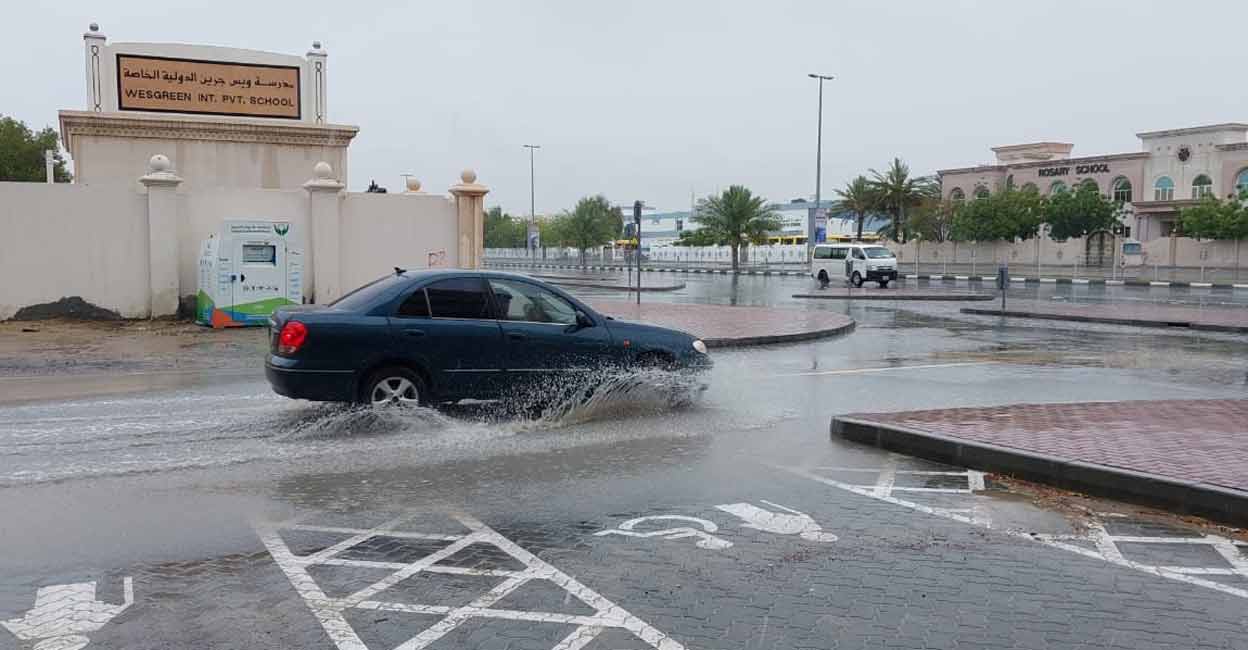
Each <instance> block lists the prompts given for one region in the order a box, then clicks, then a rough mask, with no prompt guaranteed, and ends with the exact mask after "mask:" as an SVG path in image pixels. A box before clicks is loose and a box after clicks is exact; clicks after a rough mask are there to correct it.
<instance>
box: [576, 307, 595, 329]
mask: <svg viewBox="0 0 1248 650" xmlns="http://www.w3.org/2000/svg"><path fill="white" fill-rule="evenodd" d="M576 326H577V327H578V328H586V327H593V326H594V321H593V319H591V318H590V317H589V316H588V315H587V314H586V313H585V312H583V311H580V310H579V309H578V310H577V312H576Z"/></svg>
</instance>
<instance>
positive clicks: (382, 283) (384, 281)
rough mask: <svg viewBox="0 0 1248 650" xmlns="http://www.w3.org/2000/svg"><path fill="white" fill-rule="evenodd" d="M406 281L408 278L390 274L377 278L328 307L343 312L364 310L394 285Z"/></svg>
mask: <svg viewBox="0 0 1248 650" xmlns="http://www.w3.org/2000/svg"><path fill="white" fill-rule="evenodd" d="M407 281H408V278H405V277H403V276H401V275H398V274H396V273H391V274H389V275H385V276H382V277H380V278H377V279H376V280H373V281H372V282H369V283H368V284H366V285H364V286H362V287H360V288H358V289H356V290H354V291H352V292H351V293H348V294H347V295H345V296H343V297H341V298H339V299H337V300H335V301H333V302H331V303H329V306H330V307H333V308H334V309H341V310H344V311H357V310H360V309H364V308H365V307H367V306H369V305H371V304H373V302H374V301H376V300H377V298H378V297H379V296H381V295H383V294H385V293H386V292H387V291H389V290H390V289H391V288H393V287H394V286H395V285H396V284H399V283H403V282H407Z"/></svg>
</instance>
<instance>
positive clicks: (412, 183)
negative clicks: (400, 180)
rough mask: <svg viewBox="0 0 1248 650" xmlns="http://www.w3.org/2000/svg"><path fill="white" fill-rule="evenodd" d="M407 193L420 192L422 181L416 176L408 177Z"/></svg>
mask: <svg viewBox="0 0 1248 650" xmlns="http://www.w3.org/2000/svg"><path fill="white" fill-rule="evenodd" d="M407 191H408V192H419V191H420V181H419V180H418V179H417V178H416V177H415V176H408V177H407Z"/></svg>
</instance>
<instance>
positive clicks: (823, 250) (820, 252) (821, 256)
mask: <svg viewBox="0 0 1248 650" xmlns="http://www.w3.org/2000/svg"><path fill="white" fill-rule="evenodd" d="M815 259H817V260H830V259H832V249H831V248H828V247H827V246H816V247H815Z"/></svg>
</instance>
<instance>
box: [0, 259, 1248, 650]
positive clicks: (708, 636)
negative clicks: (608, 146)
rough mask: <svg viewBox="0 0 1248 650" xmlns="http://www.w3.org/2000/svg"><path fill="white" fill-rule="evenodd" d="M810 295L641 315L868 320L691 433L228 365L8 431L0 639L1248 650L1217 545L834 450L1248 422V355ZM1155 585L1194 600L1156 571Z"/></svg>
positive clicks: (770, 351)
mask: <svg viewBox="0 0 1248 650" xmlns="http://www.w3.org/2000/svg"><path fill="white" fill-rule="evenodd" d="M681 279H682V280H685V278H684V277H682V278H681ZM798 280H800V278H799V279H791V278H740V279H739V280H738V281H737V282H735V283H734V282H733V281H732V280H731V279H729V278H726V277H706V278H694V277H689V278H688V280H687V282H688V286H687V287H686V289H683V290H681V291H676V292H671V293H663V294H655V295H647V296H645V297H644V298H643V300H647V301H682V302H715V303H722V304H733V303H735V304H750V305H768V304H784V305H786V306H797V305H800V308H803V309H832V310H836V311H838V312H840V313H845V314H848V315H849V316H851V317H852V318H854V319H855V320H857V321H858V327H857V329H856V331H854V332H853V333H852V334H849V335H848V336H844V337H841V338H835V339H830V340H825V341H819V342H812V343H802V344H797V345H790V346H778V347H764V348H756V349H748V350H735V351H734V350H725V351H716V352H715V353H714V358H715V362H716V365H715V367H714V369H713V371H712V373H711V375H710V381H709V384H710V386H709V389H708V390H707V391H706V392H705V393H704V394H703V395H701V397H700V398H699V399H696V400H694V401H692V402H691V403H688V404H683V405H680V406H672V405H671V404H670V402H669V400H668V399H667V396H668V395H667V390H668V387H663V386H657V387H653V388H646V387H644V386H643V387H640V388H639V387H636V386H633V387H630V388H628V389H627V390H623V389H622V390H619V391H614V392H612V394H611V395H609V396H608V397H607V398H597V399H596V400H592V403H591V404H590V405H589V406H588V407H585V408H580V409H575V410H572V412H570V413H566V414H564V413H556V414H548V415H547V416H546V417H537V418H533V419H526V418H517V417H514V416H512V415H509V414H508V413H507V412H506V409H501V408H499V407H498V406H497V405H489V404H467V405H459V406H456V407H453V408H450V409H444V410H441V411H434V410H425V409H418V410H413V411H390V412H381V413H378V412H375V411H371V410H360V409H354V408H348V407H343V406H337V405H321V404H311V403H306V402H296V401H291V400H286V399H283V398H280V397H277V396H275V395H273V394H272V393H271V392H270V391H269V390H268V387H267V384H266V383H265V382H264V379H263V376H262V374H261V373H260V371H259V370H258V369H249V368H238V369H229V370H222V371H217V372H210V373H204V374H202V375H196V374H195V373H179V374H176V375H169V376H168V377H166V378H164V379H162V378H159V377H156V378H153V377H148V378H146V379H145V380H144V383H143V385H142V386H140V387H136V388H135V389H133V390H131V391H129V392H120V393H116V394H109V395H99V396H94V397H92V396H87V397H79V398H69V399H62V398H58V399H39V398H38V396H37V391H33V392H35V393H36V395H35V396H33V397H30V398H29V399H25V400H23V401H21V402H15V403H10V404H6V405H0V515H3V517H4V520H5V522H6V525H5V526H4V527H3V529H2V530H0V545H2V546H3V548H5V550H6V553H4V554H3V556H0V620H6V619H7V620H12V619H14V618H15V617H20V616H22V615H23V613H24V612H26V611H28V610H29V609H30V608H31V607H32V604H33V602H34V596H35V594H36V592H37V591H38V590H39V589H40V588H42V587H45V586H48V585H65V584H71V583H73V584H78V583H85V582H87V581H90V582H92V583H95V584H96V585H97V587H98V595H99V597H100V598H101V600H103V601H106V602H114V603H119V602H122V599H123V594H122V592H123V591H124V586H125V584H126V583H125V580H124V579H125V578H132V581H131V584H132V586H133V591H134V598H135V605H134V606H133V608H131V609H129V610H127V611H126V612H125V613H123V614H121V615H119V616H118V617H117V618H116V619H115V620H114V621H113V622H111V623H109V624H108V625H104V626H102V627H101V628H100V629H99V631H98V632H93V633H92V637H91V642H92V645H91V647H100V648H129V647H157V646H161V647H242V646H246V647H272V648H285V647H324V648H335V647H336V648H339V649H342V650H346V649H348V648H351V649H354V650H359V649H360V648H387V649H388V648H393V647H397V646H402V647H408V648H419V647H490V644H492V643H497V645H498V647H503V646H504V645H507V646H508V647H513V648H530V647H532V648H538V647H542V648H552V647H560V648H573V647H601V648H608V647H612V648H614V647H662V648H675V647H690V648H693V647H708V648H709V647H753V646H755V645H759V646H761V645H764V644H765V645H767V646H768V647H785V648H788V647H829V645H830V644H829V643H827V639H830V638H835V639H839V640H842V641H844V642H845V643H851V644H854V645H856V646H867V647H883V646H884V644H885V642H887V643H890V644H893V645H899V646H902V647H906V646H913V647H922V646H923V645H924V644H927V645H928V646H929V647H954V641H958V640H961V641H966V642H968V643H969V642H970V640H972V639H979V640H980V641H983V642H984V643H987V644H988V645H990V646H993V647H1002V646H1005V647H1008V646H1010V645H1015V644H1023V645H1028V643H1027V642H1026V640H1027V639H1033V640H1034V639H1044V641H1043V643H1045V644H1048V645H1050V646H1053V647H1075V646H1076V645H1078V643H1076V642H1079V643H1085V642H1086V644H1089V645H1093V646H1095V645H1097V644H1100V645H1112V644H1115V643H1117V644H1121V643H1125V642H1128V641H1129V642H1130V643H1131V644H1132V645H1133V647H1141V648H1144V647H1157V648H1161V647H1200V646H1201V645H1207V646H1209V647H1245V641H1244V640H1243V639H1244V638H1245V637H1244V636H1243V632H1244V631H1245V629H1248V624H1246V622H1245V614H1244V612H1245V611H1248V609H1246V608H1245V605H1246V604H1248V573H1242V572H1241V571H1240V569H1239V568H1238V567H1240V564H1242V563H1240V564H1233V565H1229V566H1231V568H1230V569H1223V568H1221V565H1217V564H1216V562H1215V560H1217V558H1218V557H1221V556H1220V555H1218V553H1222V552H1230V553H1232V554H1234V553H1235V552H1240V551H1242V552H1244V553H1245V555H1246V556H1248V549H1243V547H1242V546H1240V545H1239V542H1238V541H1237V540H1238V538H1237V537H1235V536H1234V535H1233V534H1231V533H1229V532H1224V531H1217V530H1214V529H1209V528H1205V527H1201V526H1198V525H1196V524H1192V523H1186V522H1183V521H1181V520H1177V519H1175V518H1167V517H1164V516H1160V515H1153V514H1149V513H1146V512H1145V513H1143V514H1141V511H1140V510H1139V509H1136V508H1131V507H1128V506H1122V505H1121V504H1114V503H1112V502H1104V501H1096V500H1087V499H1080V498H1078V497H1071V496H1066V495H1061V494H1055V493H1053V492H1051V491H1045V490H1037V489H1034V488H1031V487H1027V486H1022V485H1018V484H1014V483H1011V482H1009V481H1000V480H996V479H994V478H993V477H991V476H985V475H983V474H982V473H979V472H974V471H971V470H966V469H965V468H957V467H949V466H941V465H936V464H932V463H927V462H924V461H918V460H915V459H910V458H906V457H904V456H897V455H894V454H889V453H887V452H882V451H880V450H877V449H874V448H866V447H860V446H857V445H854V444H851V443H847V442H844V441H841V440H839V439H832V438H830V437H829V435H828V423H829V419H830V418H831V417H832V416H833V415H837V414H841V413H847V412H853V411H864V410H869V411H888V410H903V409H919V408H947V407H953V406H987V405H998V404H1010V403H1021V402H1028V403H1034V402H1063V401H1088V400H1139V401H1140V405H1139V407H1140V408H1149V400H1155V399H1163V398H1165V399H1175V398H1213V397H1242V396H1244V394H1245V391H1246V386H1245V368H1248V348H1246V347H1245V346H1244V344H1243V343H1244V339H1243V338H1242V337H1235V336H1231V335H1210V334H1196V333H1191V332H1168V331H1156V330H1151V331H1150V330H1140V329H1132V328H1125V327H1118V326H1097V325H1091V326H1089V325H1085V324H1079V325H1074V324H1063V323H1055V322H1044V323H1040V322H1027V321H1010V322H1008V323H1003V322H1000V321H998V320H996V319H993V318H988V317H975V316H966V315H961V314H959V313H958V312H957V308H958V305H957V304H956V303H955V304H951V305H950V304H940V303H935V304H923V303H914V304H905V305H900V306H894V305H889V304H860V303H854V304H848V303H847V304H838V303H836V302H834V301H817V303H815V304H811V303H801V302H799V301H797V300H793V299H791V298H788V295H790V294H791V293H795V292H796V291H797V290H799V289H801V288H804V287H803V286H802V285H801V284H800V282H798ZM1059 289H1060V288H1052V287H1037V288H1035V289H1034V290H1035V291H1038V292H1052V293H1046V294H1045V295H1048V296H1050V297H1053V296H1058V295H1060V292H1059ZM1028 290H1031V289H1030V288H1029V289H1028ZM578 293H580V294H582V295H587V296H591V297H603V298H607V299H611V298H614V299H619V297H620V296H621V295H622V294H619V293H615V292H611V291H609V290H592V291H591V290H584V291H579V290H578ZM1137 294H1139V292H1137V293H1130V292H1127V291H1115V290H1113V289H1112V288H1111V289H1110V290H1106V291H1105V292H1104V293H1103V294H1101V298H1102V299H1107V300H1125V299H1140V300H1144V299H1148V298H1150V297H1151V296H1152V292H1147V294H1145V295H1137ZM1240 295H1242V294H1236V295H1228V296H1225V297H1219V299H1223V298H1225V300H1227V301H1229V302H1235V303H1239V302H1241V298H1240V297H1239V296H1240ZM1030 297H1032V298H1036V297H1037V295H1033V296H1030ZM1089 299H1090V298H1089ZM1165 299H1166V300H1192V299H1196V300H1203V299H1204V296H1199V295H1198V296H1195V297H1194V298H1193V297H1190V296H1184V295H1182V294H1177V295H1167V296H1166V297H1165ZM240 334H244V333H240ZM46 380H47V378H42V379H41V381H46ZM59 380H60V381H61V382H62V386H68V387H69V388H67V389H63V390H66V391H68V392H72V387H73V386H74V383H75V382H77V381H84V382H85V381H88V379H77V378H75V377H74V376H73V375H72V374H70V375H64V376H59ZM89 381H91V382H99V381H101V380H100V379H99V378H98V377H93V378H89ZM746 524H748V525H746ZM1174 540H1189V542H1190V540H1204V541H1207V542H1208V543H1207V544H1204V545H1196V544H1194V543H1186V542H1185V543H1178V542H1175V541H1174ZM1219 540H1222V541H1219ZM348 542H350V543H348ZM473 544H476V546H473ZM1133 545H1134V546H1133ZM1111 547H1112V548H1113V549H1116V550H1115V553H1116V555H1114V554H1110V553H1108V552H1107V551H1106V550H1105V549H1107V548H1111ZM1227 548H1229V549H1230V551H1226V549H1227ZM474 549H475V550H474ZM1098 549H1099V550H1098ZM1219 549H1220V550H1219ZM1085 551H1086V552H1085ZM1215 551H1217V552H1215ZM439 553H440V555H439ZM1210 553H1213V555H1209V554H1210ZM422 558H433V559H431V560H427V561H426V560H423V559H422ZM1114 558H1117V559H1114ZM422 562H423V564H422ZM1224 564H1225V563H1224ZM1175 565H1183V566H1189V567H1195V568H1197V569H1199V570H1200V571H1199V572H1197V573H1190V574H1188V573H1185V574H1183V575H1189V578H1183V579H1176V578H1174V577H1173V576H1168V575H1167V574H1165V573H1164V571H1163V572H1159V571H1158V570H1156V567H1165V566H1175ZM405 567H406V568H405ZM411 567H415V568H411ZM421 567H425V568H424V569H422V568H421ZM448 567H449V568H448ZM1149 567H1153V569H1149ZM396 571H398V572H400V573H401V574H402V575H403V576H404V577H403V578H402V579H401V580H400V579H393V580H391V582H392V583H393V584H391V583H385V586H382V587H378V586H377V585H382V584H383V582H384V581H385V580H387V578H386V576H388V575H391V576H393V575H399V574H396V573H395V572H396ZM404 571H406V572H407V573H402V572H404ZM430 572H431V573H430ZM420 576H425V578H427V579H428V580H430V582H428V583H427V584H426V583H419V584H417V583H416V578H418V577H420ZM1191 576H1195V577H1191ZM395 580H398V581H397V582H396V581H395ZM379 581H382V582H379ZM309 585H313V586H315V589H312V588H311V587H310V586H309ZM370 585H371V587H370ZM539 585H540V586H541V587H542V589H545V590H546V591H542V590H540V589H536V587H537V586H539ZM556 587H557V588H556ZM370 588H371V589H374V590H375V591H374V592H369V591H368V589H370ZM492 589H493V590H495V591H494V592H491V590H492ZM552 589H553V591H552ZM365 593H374V596H359V595H360V594H365ZM484 593H495V594H496V596H497V598H495V600H494V601H491V604H484V603H485V602H486V601H485V600H481V601H479V602H478V601H476V600H474V599H478V598H480V597H482V596H481V594H484ZM377 594H380V595H377ZM567 594H573V595H572V596H568V595H567ZM352 595H355V596H359V597H358V598H356V599H355V600H352V599H351V598H352V597H354V596H352ZM370 598H371V600H370ZM473 602H477V604H476V605H472V607H476V608H478V609H479V610H481V611H484V612H486V613H484V614H479V613H478V614H472V615H471V616H468V615H466V614H461V615H460V616H461V618H460V619H455V620H456V621H458V622H456V623H455V625H453V626H450V627H448V628H447V629H445V630H443V631H442V634H440V635H436V639H435V638H434V637H435V635H433V634H432V633H427V634H426V632H427V631H428V630H431V629H439V630H440V629H441V628H438V627H437V626H438V625H442V626H444V627H445V626H448V625H450V624H449V623H445V620H448V619H447V617H448V616H450V613H451V612H453V611H456V610H457V608H461V609H462V608H464V607H468V606H469V605H471V604H472V603H473ZM604 603H610V604H612V606H614V607H616V608H618V609H620V610H623V611H626V612H627V614H628V616H627V617H612V616H611V615H608V614H607V613H606V612H609V611H614V610H612V609H611V608H609V607H607V606H606V605H605V604H604ZM463 611H468V610H463ZM471 611H473V612H476V611H477V610H475V609H474V610H471ZM525 612H529V613H527V614H526V613H525ZM533 612H537V613H540V616H539V615H538V614H534V613H533ZM578 617H579V618H578ZM327 621H330V622H329V623H327ZM338 621H343V623H342V624H341V625H340V624H339V622H338ZM440 621H441V622H440ZM342 625H346V628H343V627H342ZM344 629H346V630H349V631H350V632H349V633H348V632H347V631H344ZM764 629H765V630H766V632H765V636H766V641H765V642H763V641H761V640H760V639H762V638H763V635H764V632H763V630H764ZM589 630H596V631H594V632H593V633H592V634H590V632H589ZM941 630H943V632H940V631H941ZM3 633H4V632H3V631H0V634H3ZM574 633H576V634H579V635H589V638H587V639H586V641H585V644H583V645H575V644H574V643H573V642H572V641H568V639H573V640H575V639H576V638H580V637H576V636H574ZM422 634H423V635H425V636H422ZM656 634H657V635H659V636H655V635H656ZM942 634H943V636H942ZM1034 635H1040V636H1034ZM1046 635H1047V636H1046ZM1063 635H1066V636H1063ZM820 639H823V641H820ZM12 640H13V638H12V637H11V638H8V639H6V640H5V642H9V641H12ZM942 640H943V641H942ZM1063 640H1064V641H1063ZM425 641H428V643H426V644H425V645H422V643H425ZM565 641H567V642H566V643H563V645H559V644H560V643H562V642H565ZM591 641H592V644H591V643H590V642H591ZM665 642H670V643H676V644H678V645H670V644H669V645H664V643H665ZM23 643H27V645H19V646H18V647H23V648H24V647H28V645H30V643H28V642H25V641H24V642H23ZM403 644H406V645H403ZM439 644H440V645H439ZM595 644H596V645H595ZM1032 645H1035V647H1042V644H1041V643H1035V644H1032ZM0 647H7V646H0Z"/></svg>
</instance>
